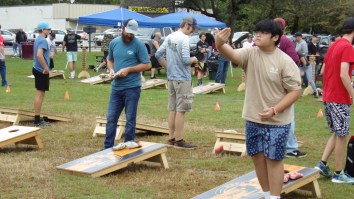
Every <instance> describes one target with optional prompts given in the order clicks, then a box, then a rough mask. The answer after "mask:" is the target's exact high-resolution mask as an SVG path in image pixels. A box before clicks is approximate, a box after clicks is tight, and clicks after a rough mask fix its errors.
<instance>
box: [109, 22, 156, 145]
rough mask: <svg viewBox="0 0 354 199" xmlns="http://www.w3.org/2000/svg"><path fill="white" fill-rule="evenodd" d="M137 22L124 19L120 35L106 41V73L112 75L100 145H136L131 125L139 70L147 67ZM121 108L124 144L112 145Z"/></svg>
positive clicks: (139, 85)
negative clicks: (124, 125) (104, 136)
mask: <svg viewBox="0 0 354 199" xmlns="http://www.w3.org/2000/svg"><path fill="white" fill-rule="evenodd" d="M137 32H138V22H137V21H135V20H134V19H128V20H127V21H126V22H125V23H124V26H123V32H122V36H120V37H117V38H115V39H113V40H112V41H111V43H110V44H109V52H108V58H107V66H108V69H109V73H110V75H112V76H115V78H114V80H113V81H112V89H111V95H110V99H109V104H108V111H107V125H106V138H105V141H104V148H105V149H107V148H110V147H113V150H121V149H124V148H125V147H128V148H136V147H139V145H138V144H137V143H136V142H135V126H136V114H137V108H138V102H139V98H140V92H141V76H140V73H141V72H142V71H145V70H148V69H149V68H150V64H149V63H150V60H149V56H148V52H147V49H146V47H145V45H144V43H142V42H141V41H140V40H139V39H138V38H135V36H134V35H136V34H137ZM123 108H124V109H125V115H126V121H127V122H126V129H125V138H124V143H119V144H117V145H115V146H113V145H114V138H115V136H116V130H117V122H118V118H119V116H120V114H121V112H122V110H123Z"/></svg>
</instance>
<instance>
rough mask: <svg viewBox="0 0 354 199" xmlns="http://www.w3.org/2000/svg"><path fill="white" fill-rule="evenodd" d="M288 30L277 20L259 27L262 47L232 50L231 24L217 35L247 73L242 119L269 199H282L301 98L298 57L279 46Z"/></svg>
mask: <svg viewBox="0 0 354 199" xmlns="http://www.w3.org/2000/svg"><path fill="white" fill-rule="evenodd" d="M282 34H283V31H282V29H281V27H280V26H279V24H278V23H277V22H275V21H274V20H268V19H267V20H262V21H260V22H258V23H257V24H256V25H255V28H254V37H255V43H256V45H257V47H254V48H241V49H236V50H234V49H232V47H231V46H230V45H227V44H226V43H227V42H228V40H229V37H230V35H231V30H230V28H225V29H223V30H222V31H220V32H219V33H217V34H216V39H215V40H216V47H217V49H219V51H220V52H221V53H223V55H224V56H225V57H226V58H228V59H230V60H231V62H232V63H233V64H234V65H235V66H241V67H242V68H243V69H244V71H245V74H246V85H247V89H246V94H245V100H244V106H243V112H242V118H244V119H245V120H246V148H247V153H248V155H250V156H251V157H252V161H253V164H254V166H255V170H256V175H257V178H258V181H259V184H260V185H261V188H262V190H263V192H264V196H265V198H266V199H269V198H270V199H278V198H280V193H281V190H282V187H283V178H284V165H283V159H284V155H285V144H286V140H287V135H288V131H289V128H290V122H291V105H292V104H293V103H294V102H295V101H296V100H297V99H298V98H299V97H300V95H301V87H300V74H299V72H298V68H297V66H296V64H295V63H294V61H293V60H292V59H291V58H290V57H289V56H288V55H286V54H285V53H284V52H282V51H281V50H280V49H279V48H277V45H278V43H279V41H280V38H281V35H282Z"/></svg>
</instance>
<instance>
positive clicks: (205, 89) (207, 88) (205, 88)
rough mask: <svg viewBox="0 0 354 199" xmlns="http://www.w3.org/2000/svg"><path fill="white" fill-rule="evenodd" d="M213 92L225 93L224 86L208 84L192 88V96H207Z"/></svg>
mask: <svg viewBox="0 0 354 199" xmlns="http://www.w3.org/2000/svg"><path fill="white" fill-rule="evenodd" d="M215 91H222V92H223V93H225V84H220V83H213V82H209V83H207V84H203V85H200V86H196V87H194V88H193V94H207V93H211V92H215Z"/></svg>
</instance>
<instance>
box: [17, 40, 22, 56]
mask: <svg viewBox="0 0 354 199" xmlns="http://www.w3.org/2000/svg"><path fill="white" fill-rule="evenodd" d="M18 56H19V57H22V44H21V43H19V44H18Z"/></svg>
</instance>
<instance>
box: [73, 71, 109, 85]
mask: <svg viewBox="0 0 354 199" xmlns="http://www.w3.org/2000/svg"><path fill="white" fill-rule="evenodd" d="M112 80H113V77H112V76H111V75H109V74H106V73H102V74H100V75H97V76H93V77H90V78H87V79H83V80H81V81H80V82H81V83H84V84H91V85H94V84H100V83H104V82H109V81H112Z"/></svg>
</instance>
